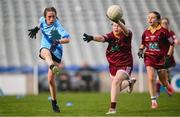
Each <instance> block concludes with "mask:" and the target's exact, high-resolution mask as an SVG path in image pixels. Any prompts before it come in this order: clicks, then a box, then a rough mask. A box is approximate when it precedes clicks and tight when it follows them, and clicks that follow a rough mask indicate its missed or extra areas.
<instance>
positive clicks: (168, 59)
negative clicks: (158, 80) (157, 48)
mask: <svg viewBox="0 0 180 117" xmlns="http://www.w3.org/2000/svg"><path fill="white" fill-rule="evenodd" d="M170 64H171V63H170V56H169V55H167V56H165V57H164V68H168V67H169V66H170Z"/></svg>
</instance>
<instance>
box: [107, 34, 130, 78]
mask: <svg viewBox="0 0 180 117" xmlns="http://www.w3.org/2000/svg"><path fill="white" fill-rule="evenodd" d="M104 38H105V42H108V43H109V45H108V47H107V49H106V58H107V60H108V62H109V66H110V67H113V68H117V69H116V71H117V70H118V68H124V67H125V68H126V67H130V68H131V70H129V71H130V72H131V71H132V66H133V57H132V53H131V40H132V32H131V31H129V34H128V36H126V35H124V34H123V33H122V34H121V35H120V37H119V38H117V37H115V35H114V34H113V32H110V33H107V34H106V35H104ZM126 69H127V68H126ZM110 72H111V69H110ZM111 74H112V75H114V74H115V73H111Z"/></svg>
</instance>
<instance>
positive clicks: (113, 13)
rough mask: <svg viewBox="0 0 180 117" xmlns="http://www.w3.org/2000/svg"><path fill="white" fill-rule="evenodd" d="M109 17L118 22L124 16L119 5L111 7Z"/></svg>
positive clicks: (108, 10) (107, 13)
mask: <svg viewBox="0 0 180 117" xmlns="http://www.w3.org/2000/svg"><path fill="white" fill-rule="evenodd" d="M106 15H107V17H108V18H109V19H110V20H112V21H118V20H119V19H121V18H122V16H123V11H122V8H121V7H120V6H119V5H111V6H109V8H108V9H107V12H106Z"/></svg>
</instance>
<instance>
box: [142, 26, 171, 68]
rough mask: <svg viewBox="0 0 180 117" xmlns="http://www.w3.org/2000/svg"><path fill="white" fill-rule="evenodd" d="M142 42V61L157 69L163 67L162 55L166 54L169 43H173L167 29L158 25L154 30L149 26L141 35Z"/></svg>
mask: <svg viewBox="0 0 180 117" xmlns="http://www.w3.org/2000/svg"><path fill="white" fill-rule="evenodd" d="M142 44H143V45H144V46H145V48H146V50H145V54H144V63H145V65H146V66H152V67H154V68H157V69H163V68H164V63H165V61H164V57H165V56H167V52H168V50H169V47H170V45H173V44H174V41H173V39H172V38H171V36H170V33H169V32H168V30H167V29H165V28H163V27H161V26H160V25H159V26H158V27H157V28H156V30H155V31H151V28H150V27H149V28H148V29H147V30H145V31H144V33H143V35H142Z"/></svg>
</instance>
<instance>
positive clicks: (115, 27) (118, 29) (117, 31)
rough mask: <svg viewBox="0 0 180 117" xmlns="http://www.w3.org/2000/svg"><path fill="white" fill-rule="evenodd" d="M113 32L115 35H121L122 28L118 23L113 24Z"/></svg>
mask: <svg viewBox="0 0 180 117" xmlns="http://www.w3.org/2000/svg"><path fill="white" fill-rule="evenodd" d="M112 30H113V33H114V34H115V35H119V34H120V33H121V32H122V29H121V27H120V26H119V25H118V24H116V23H113V24H112Z"/></svg>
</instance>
